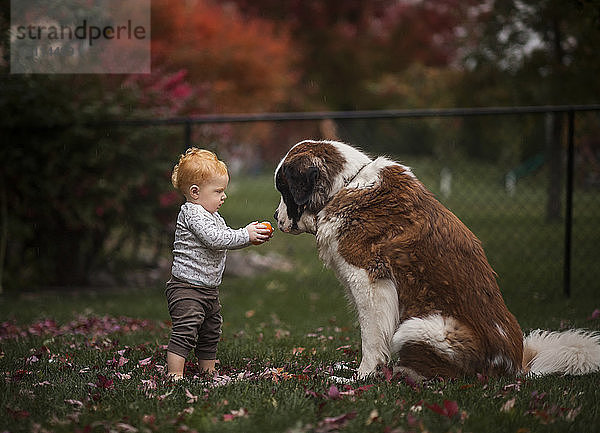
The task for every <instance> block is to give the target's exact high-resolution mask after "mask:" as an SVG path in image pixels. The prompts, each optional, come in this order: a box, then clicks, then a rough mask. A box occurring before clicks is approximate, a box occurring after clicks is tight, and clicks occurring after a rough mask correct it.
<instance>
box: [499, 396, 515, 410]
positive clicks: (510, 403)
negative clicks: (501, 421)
mask: <svg viewBox="0 0 600 433" xmlns="http://www.w3.org/2000/svg"><path fill="white" fill-rule="evenodd" d="M515 401H516V398H515V397H513V398H511V399H509V400H506V402H505V403H504V404H503V405H502V407H501V408H500V412H510V411H511V410H512V408H513V407H515Z"/></svg>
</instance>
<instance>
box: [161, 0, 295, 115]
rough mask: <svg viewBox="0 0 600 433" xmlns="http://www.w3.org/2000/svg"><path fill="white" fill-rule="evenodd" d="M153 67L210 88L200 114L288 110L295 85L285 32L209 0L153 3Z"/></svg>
mask: <svg viewBox="0 0 600 433" xmlns="http://www.w3.org/2000/svg"><path fill="white" fill-rule="evenodd" d="M152 52H153V56H154V62H153V66H154V67H159V68H162V69H165V70H170V71H177V70H181V69H185V70H186V71H187V73H188V80H189V81H190V82H191V83H193V84H198V85H200V84H201V85H204V86H206V87H210V89H211V93H210V100H208V101H202V104H204V105H206V106H205V107H203V109H202V111H203V112H211V113H232V112H235V113H239V112H260V111H273V110H278V109H281V108H282V107H286V106H287V104H288V101H289V100H290V95H292V94H293V92H294V86H295V83H296V73H295V69H294V66H295V60H296V50H295V48H294V46H293V44H292V41H291V39H290V37H289V35H288V34H287V32H286V31H285V28H282V27H279V28H275V26H274V25H273V24H271V23H270V22H269V21H266V20H264V19H260V18H247V17H244V16H243V15H241V14H240V13H239V12H238V11H237V9H236V8H235V6H234V5H233V4H225V5H223V4H222V3H220V2H216V1H211V0H196V1H186V2H183V1H169V0H156V1H153V2H152Z"/></svg>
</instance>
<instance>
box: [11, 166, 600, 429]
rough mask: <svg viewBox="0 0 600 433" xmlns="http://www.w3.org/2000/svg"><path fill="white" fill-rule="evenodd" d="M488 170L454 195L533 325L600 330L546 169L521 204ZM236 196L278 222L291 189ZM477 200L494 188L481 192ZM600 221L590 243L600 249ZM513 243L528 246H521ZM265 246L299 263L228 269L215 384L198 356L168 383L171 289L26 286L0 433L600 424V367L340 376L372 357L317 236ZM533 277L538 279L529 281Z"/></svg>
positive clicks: (260, 183)
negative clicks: (431, 376)
mask: <svg viewBox="0 0 600 433" xmlns="http://www.w3.org/2000/svg"><path fill="white" fill-rule="evenodd" d="M415 171H416V173H417V175H418V176H419V177H421V178H423V180H424V181H425V183H426V184H427V185H428V186H430V187H431V188H432V189H433V190H434V191H435V190H436V186H435V184H434V183H435V175H434V174H428V173H425V176H423V175H422V174H421V173H420V172H419V168H418V167H417V165H415ZM430 173H435V170H433V171H431V172H430ZM485 173H487V172H486V171H485V170H482V172H481V173H480V174H478V175H477V176H476V177H475V178H474V179H473V178H471V179H466V180H465V181H464V182H465V184H469V183H470V184H472V185H471V186H472V187H473V188H479V189H475V191H477V193H476V194H472V193H471V194H470V196H471V201H467V200H465V199H464V196H461V195H460V194H459V191H460V188H461V185H463V184H461V179H460V177H457V178H456V182H455V185H456V186H455V191H456V193H455V194H453V195H452V196H450V197H449V198H448V199H446V200H445V203H447V205H448V206H450V207H451V209H453V210H454V211H455V212H456V213H457V215H459V217H461V218H462V219H463V220H464V221H465V222H467V224H468V225H469V226H470V227H472V229H473V231H474V232H475V233H476V234H477V235H479V236H480V237H481V238H482V240H483V242H484V246H485V247H486V250H487V251H488V256H489V257H490V261H491V262H492V264H493V265H494V267H495V268H496V270H497V271H498V273H499V281H500V283H501V286H502V288H503V291H504V296H505V299H506V302H507V304H508V305H509V308H510V309H511V310H512V311H513V312H514V313H515V315H516V316H517V318H518V319H519V321H520V323H521V325H522V327H523V329H524V330H525V331H527V330H530V329H532V328H536V327H544V328H547V329H561V328H564V327H571V326H578V327H585V328H588V329H596V330H597V329H600V319H598V318H596V315H597V313H596V314H594V311H595V310H596V309H597V308H600V301H599V297H598V285H597V283H595V285H594V284H591V285H590V284H578V285H577V286H576V287H575V288H574V292H575V293H574V294H575V295H574V296H573V297H572V298H571V299H564V298H563V297H562V294H561V292H560V281H559V282H558V283H556V281H555V280H556V278H558V279H560V278H561V275H562V274H561V269H560V266H561V265H560V263H557V260H558V261H559V260H560V251H558V252H557V251H555V250H558V249H557V248H553V245H555V244H556V243H558V242H560V241H561V240H562V231H561V227H560V225H547V224H545V223H543V221H542V218H541V217H540V216H539V212H538V209H537V208H541V207H540V205H539V204H536V203H537V202H536V201H535V200H534V198H535V197H538V196H540V195H541V194H542V193H540V192H539V188H537V186H536V184H535V179H534V180H532V183H531V185H529V186H528V185H523V188H530V193H529V195H528V196H526V198H525V199H523V200H521V201H519V199H515V198H509V197H505V196H503V191H502V185H501V183H500V184H498V179H497V176H495V175H490V174H489V173H488V174H487V175H486V174H485ZM436 192H437V191H436ZM484 193H485V194H484ZM228 195H229V199H228V201H227V202H226V204H225V205H224V207H223V209H222V214H223V215H224V216H225V218H226V220H227V221H228V223H229V224H230V225H231V226H234V227H239V226H242V225H244V224H246V223H247V222H248V221H251V220H265V219H271V220H272V214H273V211H274V208H275V206H276V204H277V201H278V196H277V194H276V192H275V191H274V190H273V188H272V180H271V178H270V176H268V175H264V176H259V177H256V178H244V179H236V178H235V177H234V178H233V179H232V183H231V185H230V190H229V193H228ZM473 195H475V196H477V195H482V196H483V197H484V198H483V199H482V201H479V202H477V200H475V198H473V197H472V196H473ZM490 197H494V198H495V199H497V201H496V202H493V201H491V199H490ZM483 202H485V203H486V205H485V206H483V205H481V203H483ZM542 207H543V206H542ZM517 211H518V212H517ZM584 216H585V215H584ZM585 218H590V219H591V220H593V219H594V218H596V219H597V218H598V216H597V215H596V216H594V215H590V216H585ZM532 221H533V222H532ZM524 225H525V226H524ZM597 227H598V225H597V224H596V225H595V231H593V233H592V234H591V235H589V236H587V237H588V238H589V239H588V242H591V243H594V242H595V243H596V244H597V241H598V232H599V229H598V228H597ZM519 228H521V230H520V231H518V233H523V234H522V235H518V236H519V238H520V237H521V236H525V241H524V242H525V244H527V243H531V242H541V243H542V245H543V246H542V247H539V246H537V245H536V246H535V247H534V248H533V249H531V248H530V249H529V250H525V249H524V248H523V247H522V246H519V245H523V244H518V243H517V241H516V240H515V239H514V238H513V236H514V233H515V231H517V229H519ZM523 228H524V229H523ZM514 244H516V245H517V246H516V248H517V249H518V250H519V251H521V252H520V253H518V254H515V252H514V251H515V250H514V249H510V248H515V246H514ZM251 250H252V251H254V252H257V253H259V254H263V255H266V254H270V253H277V254H280V255H281V256H283V257H285V258H286V259H288V260H290V261H291V263H292V264H293V270H292V271H281V270H270V271H266V272H260V273H258V274H257V275H254V276H252V277H246V278H241V277H233V276H228V277H226V278H225V279H224V282H223V285H222V287H221V293H222V300H221V302H222V304H223V316H224V320H225V323H224V327H223V337H222V342H221V343H220V345H219V353H218V356H219V359H220V362H221V365H220V369H219V374H220V376H219V378H218V380H216V381H215V380H211V379H210V378H207V377H204V376H202V375H201V374H200V373H199V372H198V371H197V370H196V369H195V364H194V359H193V358H190V360H189V363H188V365H187V370H186V378H185V379H184V380H183V381H181V382H179V383H172V382H170V381H168V380H166V378H165V363H166V360H165V345H166V344H167V342H168V336H169V323H168V319H169V317H168V313H167V309H166V301H165V299H164V296H163V287H162V285H156V286H155V287H145V288H111V289H96V290H93V291H52V292H49V291H45V292H36V291H30V290H27V288H24V289H23V290H22V291H21V292H19V293H6V294H4V295H2V297H0V373H1V374H2V375H3V376H4V377H3V379H2V380H1V381H0V384H1V385H0V431H9V432H13V433H14V432H29V431H34V432H45V431H51V432H73V431H81V432H105V431H107V432H108V431H114V432H137V431H139V432H170V431H178V432H187V431H199V432H200V431H207V432H228V431H232V432H290V433H291V432H331V431H341V432H404V431H414V432H423V431H428V432H446V431H454V432H459V431H461V432H467V431H468V432H520V433H525V432H546V431H549V432H565V431H572V432H594V431H597V430H598V426H599V425H600V374H593V375H588V376H583V377H560V376H552V377H544V378H524V377H515V378H506V379H490V378H486V377H481V376H479V377H472V378H465V379H460V380H452V381H442V380H433V381H429V382H425V383H422V384H416V383H412V382H410V381H406V380H404V379H402V378H400V377H396V376H393V375H392V374H391V371H390V370H388V369H384V370H383V372H382V374H381V376H380V377H377V378H372V379H369V380H365V381H358V382H349V383H340V382H339V381H338V380H335V378H334V376H335V377H349V376H350V375H351V369H353V368H356V367H357V366H358V362H359V360H360V336H359V331H358V327H357V323H356V320H355V317H354V315H353V313H352V311H351V310H349V309H348V308H347V306H346V301H345V298H344V295H343V291H342V289H341V287H340V285H339V283H338V282H337V280H336V279H335V277H334V276H333V274H332V273H331V272H330V271H329V270H326V269H324V268H323V266H322V264H321V263H320V262H319V260H318V258H317V254H316V251H315V243H314V238H312V237H311V236H309V235H300V236H296V237H292V236H288V235H284V234H282V233H276V235H275V237H274V238H273V240H272V241H271V242H270V243H268V244H266V245H263V246H259V247H252V248H251ZM530 250H531V251H530ZM246 252H247V251H244V252H235V253H232V254H244V253H246ZM582 256H583V255H582ZM582 260H584V263H580V264H579V265H578V266H579V267H578V269H582V270H584V269H589V268H592V269H591V270H589V272H591V273H592V277H591V278H592V279H590V281H598V279H596V276H597V272H598V271H597V270H595V269H594V263H592V262H590V263H589V264H588V263H586V262H585V257H584V258H582ZM593 260H596V259H593ZM532 263H533V265H532ZM539 264H542V265H543V266H544V268H543V269H542V272H539V269H538V267H539V266H541V265H539ZM594 273H595V274H594ZM528 274H532V275H533V274H535V275H536V278H532V279H530V280H528V279H527V278H524V276H527V275H528ZM540 274H542V275H541V276H540ZM546 282H547V283H548V285H549V286H550V287H546V286H545V284H546Z"/></svg>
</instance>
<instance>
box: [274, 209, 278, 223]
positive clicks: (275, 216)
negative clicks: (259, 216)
mask: <svg viewBox="0 0 600 433" xmlns="http://www.w3.org/2000/svg"><path fill="white" fill-rule="evenodd" d="M277 215H278V214H277V211H275V213H274V214H273V218H275V220H276V221H277Z"/></svg>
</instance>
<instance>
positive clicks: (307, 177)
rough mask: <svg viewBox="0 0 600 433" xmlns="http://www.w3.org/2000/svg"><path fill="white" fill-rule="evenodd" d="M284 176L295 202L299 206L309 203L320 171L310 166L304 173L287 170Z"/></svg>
mask: <svg viewBox="0 0 600 433" xmlns="http://www.w3.org/2000/svg"><path fill="white" fill-rule="evenodd" d="M284 174H285V177H286V180H287V183H288V185H289V188H290V192H291V193H292V197H293V198H294V202H295V203H296V204H297V205H298V206H303V205H305V204H306V203H308V200H309V199H310V196H311V195H312V193H313V190H314V189H315V183H316V181H317V175H318V174H319V169H318V168H317V167H315V166H310V167H308V168H307V169H306V171H304V172H300V171H297V170H293V169H292V170H286V171H285V173H284Z"/></svg>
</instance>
